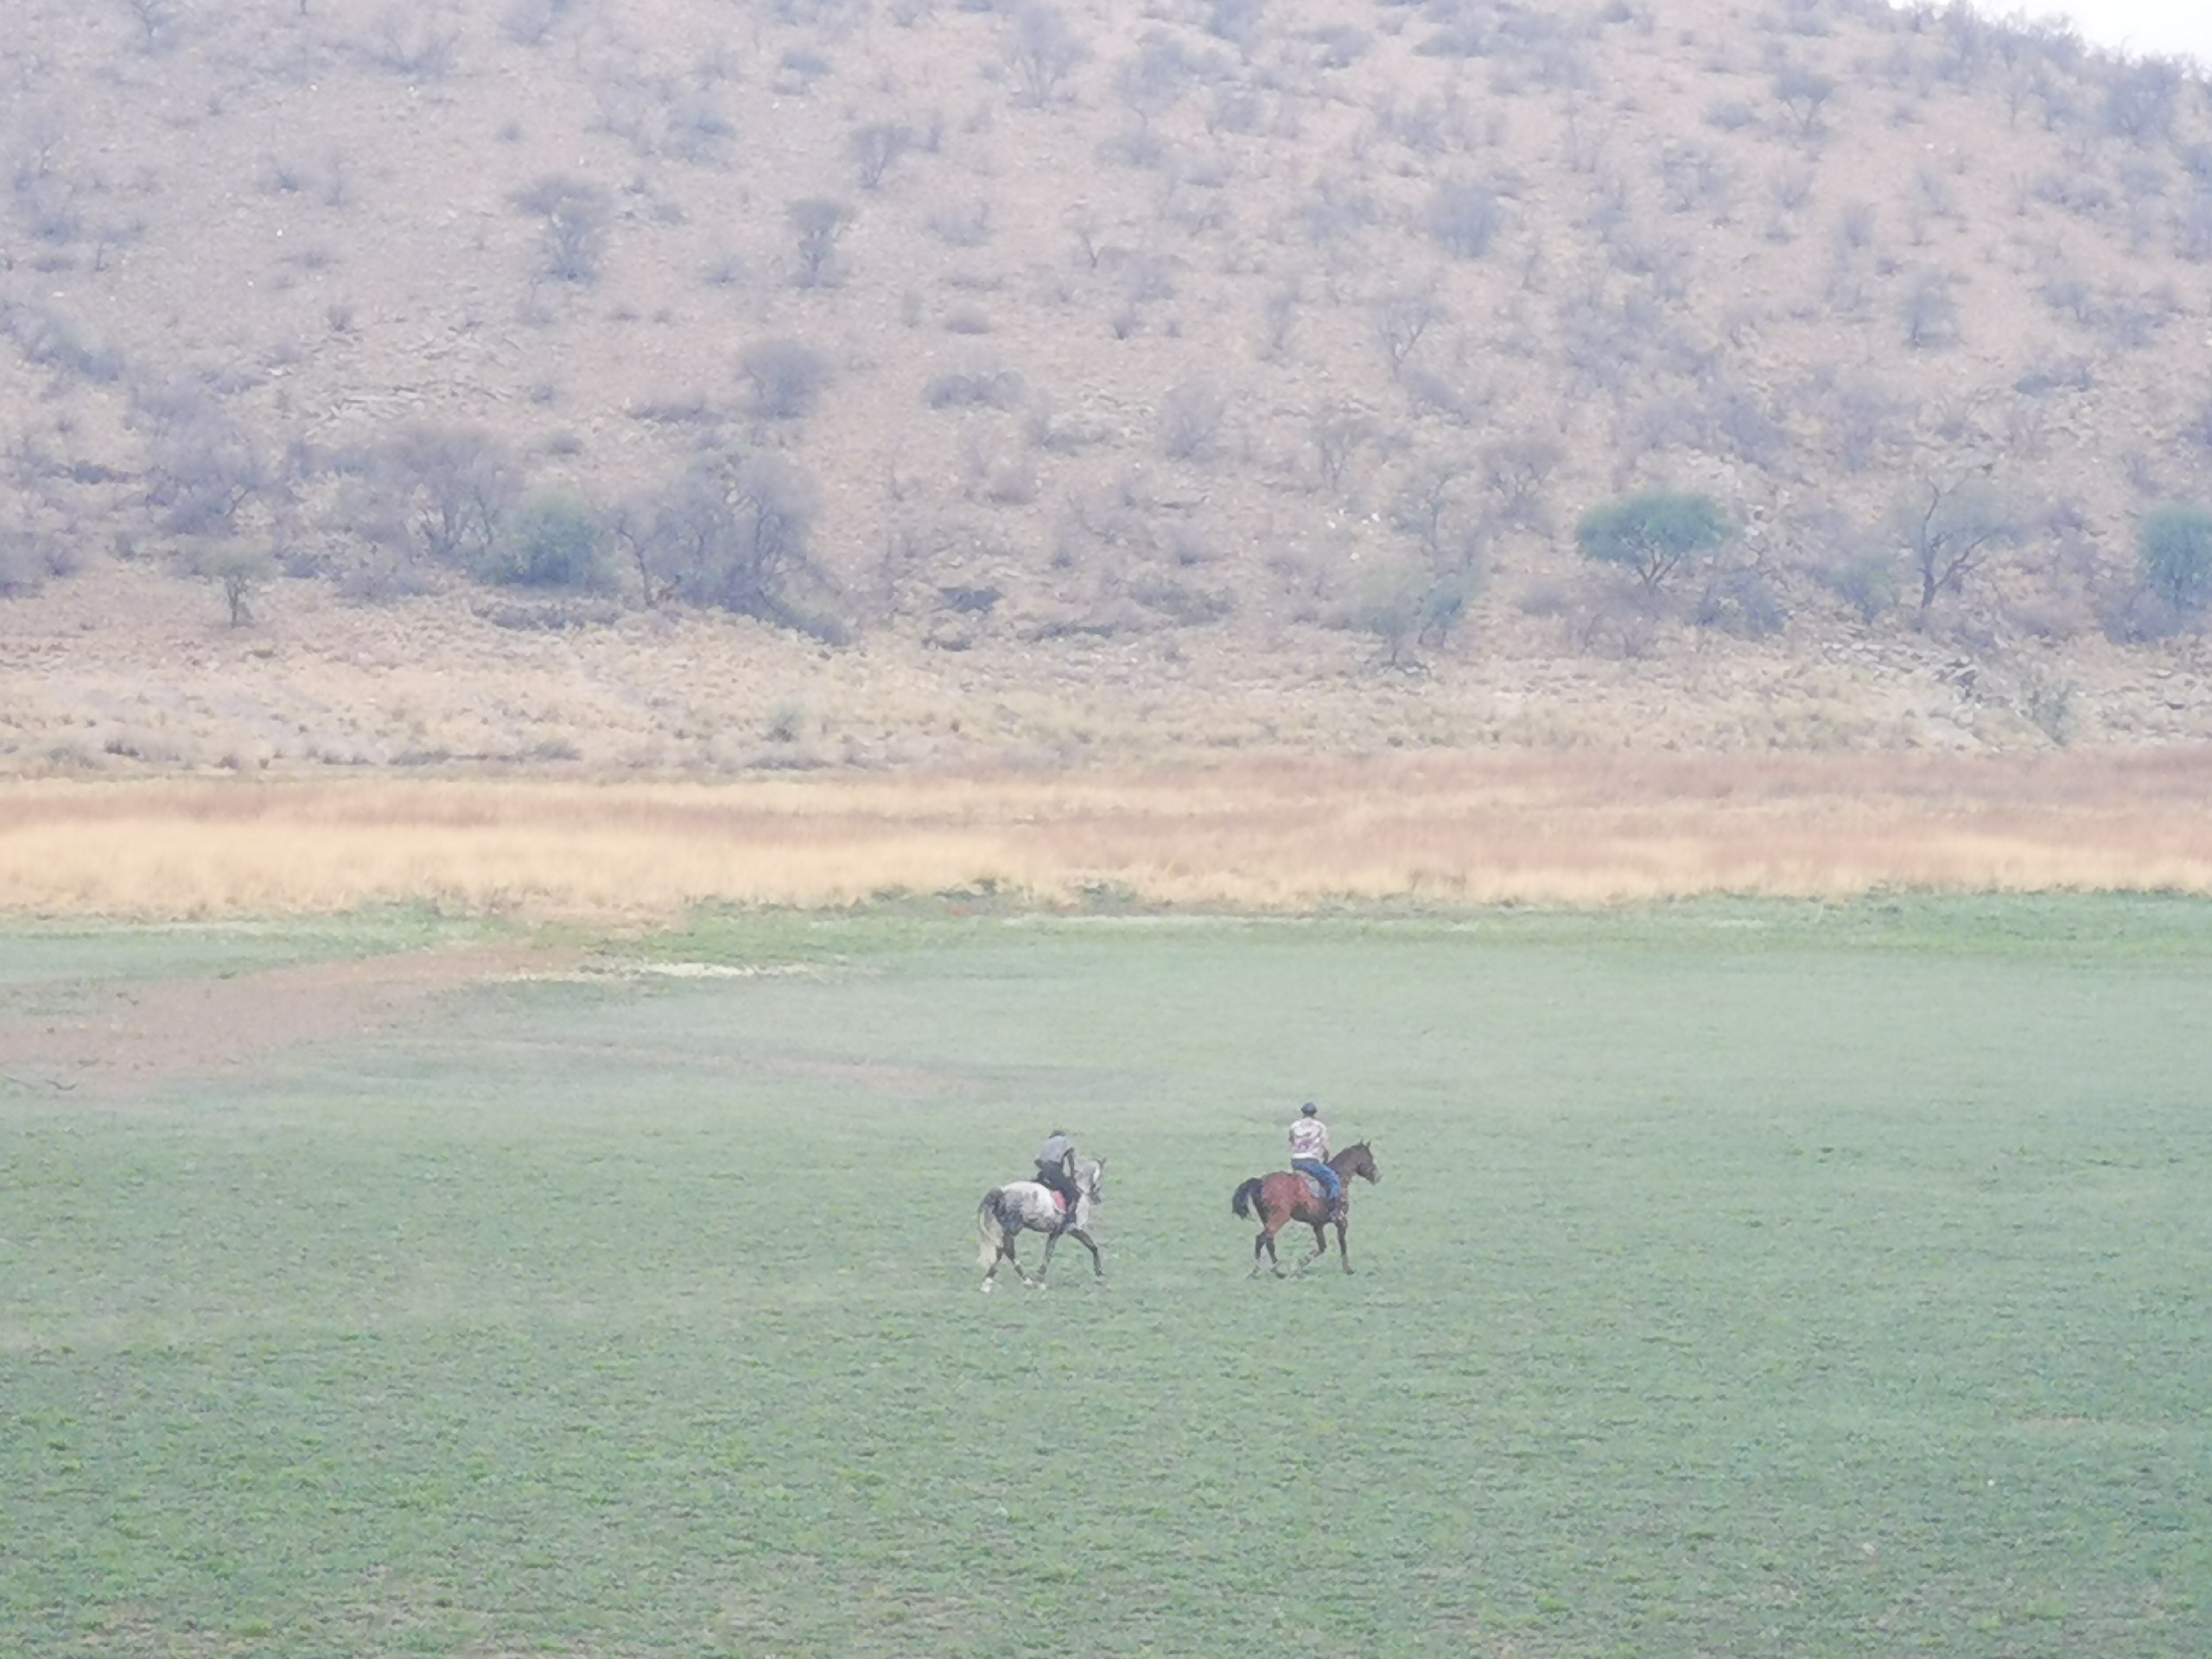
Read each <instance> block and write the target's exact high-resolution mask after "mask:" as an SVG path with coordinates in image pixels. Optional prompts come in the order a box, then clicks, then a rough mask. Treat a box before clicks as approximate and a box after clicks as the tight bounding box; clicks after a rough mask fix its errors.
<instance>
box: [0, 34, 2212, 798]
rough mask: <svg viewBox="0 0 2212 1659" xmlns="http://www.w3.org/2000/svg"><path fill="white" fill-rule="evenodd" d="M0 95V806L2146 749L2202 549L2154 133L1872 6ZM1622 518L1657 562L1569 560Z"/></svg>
mask: <svg viewBox="0 0 2212 1659" xmlns="http://www.w3.org/2000/svg"><path fill="white" fill-rule="evenodd" d="M0 69H3V70H4V73H5V75H6V79H7V85H8V86H9V88H10V97H9V99H8V100H7V103H6V106H5V111H6V112H5V114H4V115H0V146H4V149H0V162H4V164H5V167H6V168H7V176H8V178H9V181H10V192H11V194H10V197H9V200H8V204H7V207H8V212H7V215H6V219H5V230H4V238H5V239H4V243H0V248H4V253H5V270H3V271H0V324H4V328H0V333H4V339H0V430H3V431H4V433H5V436H6V441H7V452H6V453H7V467H6V471H5V475H4V479H5V481H4V496H3V497H0V582H4V584H5V586H6V588H8V589H9V591H10V593H11V594H13V597H12V598H10V599H9V600H7V601H4V602H0V661H3V662H4V664H5V672H6V682H5V684H6V689H7V693H8V696H7V701H6V704H5V706H4V707H0V764H5V765H7V766H10V767H12V768H13V769H15V770H19V771H20V770H25V769H40V768H44V767H49V766H79V767H82V766H90V767H106V766H123V767H129V766H199V765H211V764H219V763H223V762H227V763H229V764H232V765H238V766H295V765H297V766H315V765H323V764H330V763H343V764H360V763H369V764H375V763H380V762H392V761H397V760H410V759H411V760H418V761H439V760H486V759H489V760H507V761H525V762H532V763H540V764H563V763H570V762H581V763H586V764H603V765H610V766H645V767H660V766H677V767H687V768H696V767H700V766H710V767H729V766H753V765H759V764H761V763H763V762H764V761H770V762H780V763H790V762H791V761H794V760H832V761H834V760H851V761H856V762H871V761H886V760H931V759H935V760H942V759H945V758H962V757H969V756H974V755H976V754H997V755H1007V754H1019V755H1024V756H1030V755H1034V756H1039V757H1045V758H1065V756H1067V755H1069V754H1071V753H1084V752H1090V751H1092V750H1093V749H1095V748H1096V747H1098V746H1106V747H1118V748H1123V749H1128V750H1131V751H1135V752H1145V753H1154V752H1170V751H1173V750H1176V749H1179V748H1185V747H1194V746H1195V747H1224V746H1244V745H1255V744H1256V745H1267V744H1290V745H1300V746H1321V747H1354V748H1357V747H1370V746H1374V745H1379V744H1392V743H1395V744H1401V745H1403V744H1414V745H1428V744H1442V745H1462V744H1471V743H1495V742H1533V743H1576V744H1583V743H1630V744H1662V743H1675V744H1683V745H1692V746H1713V747H1767V746H1782V747H1806V746H1838V747H1877V746H1891V747H1903V746H1914V745H1939V746H1946V747H1990V746H1998V747H2020V746H2030V745H2042V744H2050V743H2067V742H2099V741H2103V742H2130V743H2132V742H2141V741H2164V740H2170V739H2172V738H2175V737H2202V736H2208V735H2212V706H2208V704H2207V702H2206V700H2205V698H2204V697H2203V696H2202V681H2203V674H2204V671H2205V669H2206V668H2207V667H2208V666H2212V661H2208V658H2206V656H2205V654H2204V652H2203V651H2202V644H2201V640H2200V638H2199V634H2198V624H2199V622H2200V620H2201V613H2200V612H2199V610H2198V608H2197V606H2198V603H2199V601H2200V596H2201V595H2200V592H2199V589H2198V588H2196V587H2192V586H2191V585H2190V582H2188V581H2186V580H2178V579H2176V578H2175V577H2174V576H2173V575H2172V572H2171V569H2168V570H2165V571H2164V575H2160V576H2159V579H2158V580H2153V581H2150V582H2146V581H2145V573H2144V568H2143V564H2142V561H2141V557H2140V548H2141V541H2142V526H2143V524H2144V523H2145V518H2146V515H2149V514H2152V513H2153V512H2155V511H2156V510H2158V509H2160V508H2162V507H2171V506H2172V505H2175V504H2180V505H2183V506H2184V507H2191V506H2194V505H2196V504H2200V503H2206V502H2212V89H2208V86H2207V85H2206V84H2205V83H2204V82H2203V81H2202V80H2201V79H2195V78H2192V77H2191V75H2190V74H2189V73H2185V72H2184V71H2183V69H2182V68H2181V67H2177V66H2175V65H2171V64H2166V63H2163V62H2158V61H2140V60H2117V59H2113V58H2109V57H2106V56H2102V55H2100V54H2094V53H2091V52H2088V51H2087V50H2085V49H2084V48H2082V46H2081V45H2080V43H2079V42H2078V41H2075V40H2074V39H2073V38H2071V37H2070V36H2069V35H2065V34H2064V33H2063V32H2060V31H2057V30H2056V29H2045V28H2030V27H2004V26H1999V25H1995V24H1992V23H1989V22H1984V21H1982V20H1980V19H1979V18H1978V17H1976V16H1974V15H1973V14H1971V13H1969V12H1967V10H1965V9H1964V8H1963V7H1953V8H1951V9H1949V10H1938V9H1936V8H1933V7H1926V6H1923V7H1920V8H1916V9H1911V10H1891V8H1889V7H1887V6H1885V5H1883V4H1880V3H1878V0H1777V3H1773V4H1757V3H1736V0H1647V3H1624V0H1615V3H1611V4H1606V5H1592V6H1589V7H1578V6H1572V5H1570V6H1551V5H1544V6H1530V7H1522V6H1516V5H1510V4H1500V3H1492V0H1431V3H1427V4H1421V5H1396V4H1389V5H1380V6H1360V5H1356V4H1349V3H1344V0H1192V3H1187V4H1185V3H1163V4H1156V5H1153V6H1148V7H1147V8H1145V9H1143V10H1138V9H1135V8H1122V7H1113V6H1107V5H1087V4H1084V3H1081V0H1057V3H1056V0H1031V3H1024V0H1007V3H1003V4H995V3H969V4H963V5H957V6H956V5H932V4H931V3H929V0H888V3H885V4H880V5H872V4H870V3H868V0H781V3H758V4H755V3H717V0H661V3H657V4H654V5H652V6H635V5H614V4H601V3H591V0H94V3H82V0H66V3H65V0H17V3H16V4H14V5H12V6H10V8H9V9H8V10H7V14H6V16H4V17H0ZM1655 498H1656V499H1661V500H1670V499H1671V500H1676V501H1681V500H1691V501H1697V502H1701V503H1704V504H1706V505H1707V506H1709V507H1710V508H1711V509H1712V510H1713V515H1714V518H1715V521H1716V522H1717V523H1718V524H1719V528H1720V531H1721V533H1720V535H1719V537H1718V538H1717V540H1715V539H1713V538H1706V539H1705V540H1704V541H1701V542H1700V543H1699V544H1698V545H1695V546H1692V547H1688V548H1687V549H1685V550H1683V551H1684V556H1683V557H1682V558H1681V563H1679V564H1677V565H1674V566H1672V567H1671V568H1669V566H1668V562H1667V561H1666V560H1663V559H1661V560H1646V561H1644V562H1643V564H1642V568H1641V569H1638V568H1637V558H1636V557H1630V558H1629V559H1628V562H1627V563H1607V562H1604V561H1600V560H1595V559H1592V558H1591V557H1589V556H1586V555H1587V553H1588V552H1589V550H1591V548H1592V547H1593V546H1599V547H1600V548H1601V550H1602V543H1599V541H1598V540H1597V539H1596V538H1593V537H1592V536H1590V535H1588V534H1585V535H1584V536H1582V537H1578V534H1577V531H1578V527H1579V526H1585V525H1586V524H1590V523H1592V522H1593V521H1592V519H1591V518H1590V515H1592V512H1600V513H1602V512H1603V511H1604V510H1605V509H1606V508H1608V507H1609V506H1610V507H1614V508H1618V507H1619V505H1620V504H1622V503H1624V502H1630V503H1633V502H1637V501H1645V502H1648V501H1649V500H1651V499H1655ZM2182 522H2183V523H2184V524H2187V523H2193V522H2194V520H2191V519H2190V518H2188V516H2187V514H2183V519H2182ZM1614 550H1616V551H1618V548H1616V549H1614ZM2185 550H2186V549H2185V548H2184V551H2185ZM2207 556H2208V558H2212V553H2208V555H2207ZM2154 574H2158V573H2154ZM2186 575H2187V571H2186V570H2183V576H2186ZM2208 575H2212V566H2208ZM364 640H372V641H373V642H374V643H373V644H372V645H363V644H362V642H363V641H364ZM403 683H404V685H405V686H406V688H407V690H404V692H402V691H400V690H396V689H395V688H397V687H398V686H400V685H402V684H403Z"/></svg>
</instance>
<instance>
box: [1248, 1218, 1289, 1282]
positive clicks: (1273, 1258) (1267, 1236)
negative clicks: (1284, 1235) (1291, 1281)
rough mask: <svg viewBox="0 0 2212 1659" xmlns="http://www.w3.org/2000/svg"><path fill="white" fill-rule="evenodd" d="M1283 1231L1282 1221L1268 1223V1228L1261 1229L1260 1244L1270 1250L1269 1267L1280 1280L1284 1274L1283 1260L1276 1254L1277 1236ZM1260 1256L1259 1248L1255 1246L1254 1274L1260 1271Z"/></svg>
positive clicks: (1253, 1251) (1253, 1252)
mask: <svg viewBox="0 0 2212 1659" xmlns="http://www.w3.org/2000/svg"><path fill="white" fill-rule="evenodd" d="M1281 1230H1282V1223H1281V1222H1280V1221H1271V1222H1269V1223H1268V1224H1267V1225H1266V1226H1264V1227H1262V1228H1261V1229H1260V1243H1261V1244H1264V1245H1266V1246H1267V1249H1268V1267H1269V1268H1272V1269H1274V1275H1275V1277H1276V1278H1278V1279H1280V1278H1281V1277H1282V1276H1283V1273H1282V1258H1281V1256H1279V1255H1276V1254H1275V1235H1276V1234H1277V1233H1278V1232H1280V1231H1281ZM1259 1255H1260V1251H1259V1246H1258V1245H1255V1246H1254V1247H1253V1249H1252V1257H1253V1260H1252V1271H1253V1272H1254V1273H1257V1272H1259V1270H1260V1262H1259Z"/></svg>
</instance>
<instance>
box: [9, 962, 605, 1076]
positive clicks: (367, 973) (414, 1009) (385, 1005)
mask: <svg viewBox="0 0 2212 1659" xmlns="http://www.w3.org/2000/svg"><path fill="white" fill-rule="evenodd" d="M581 959H582V952H580V951H576V950H556V949H545V948H539V947H536V946H532V945H529V944H471V945H461V946H452V947H446V948H442V949H439V950H410V951H406V952H403V953H399V954H397V955H391V956H380V957H355V958H349V959H346V960H344V961H338V962H316V963H303V964H298V965H294V966H288V967H283V968H272V969H263V970H261V971H258V972H254V973H242V974H235V975H230V976H224V977H221V978H216V979H196V980H185V981H168V982H162V981H154V982H130V983H126V984H100V985H95V986H92V987H89V988H86V991H85V993H84V995H83V996H82V998H81V999H79V1002H78V1006H76V1007H73V1008H72V1009H71V1010H70V1011H69V1012H68V1013H67V1014H41V1015H34V1016H19V1017H16V1018H12V1019H6V1020H0V1079H4V1080H5V1082H7V1083H8V1084H13V1085H14V1086H15V1087H16V1089H18V1090H24V1091H29V1092H35V1093H37V1094H40V1095H50V1096H67V1097H69V1098H73V1099H85V1100H118V1099H129V1098H131V1097H133V1096H139V1095H143V1094H144V1093H146V1092H148V1091H149V1090H152V1089H154V1088H155V1087H156V1086H157V1085H159V1084H163V1083H165V1082H168V1081H170V1080H172V1079H174V1078H178V1077H206V1076H209V1075H219V1074H221V1073H223V1072H225V1071H232V1070H234V1069H236V1068H238V1067H241V1066H244V1065H248V1064H250V1063H251V1062H252V1061H254V1060H257V1059H258V1058H263V1057H264V1056H266V1055H269V1054H272V1053H275V1052H279V1051H281V1050H283V1049H286V1048H290V1047H294V1046H298V1045H301V1044H305V1043H318V1042H332V1041H340V1040H343V1039H348V1038H354V1037H360V1036H365V1035H367V1034H369V1033H374V1032H379V1031H387V1030H390V1029H391V1028H393V1027H397V1026H402V1025H404V1024H407V1023H408V1022H410V1021H412V1020H428V1019H433V1018H435V1013H436V1007H437V1004H438V1001H439V999H440V998H441V997H442V996H444V995H447V994H448V993H450V992H453V991H456V990H459V989H461V988H465V987H467V986H470V985H477V984H483V983H486V982H493V981H499V980H512V979H522V978H529V977H534V976H540V975H543V974H546V973H549V972H556V971H563V970H566V969H571V968H573V967H575V964H576V963H578V962H579V961H580V960H581Z"/></svg>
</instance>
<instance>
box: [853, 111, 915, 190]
mask: <svg viewBox="0 0 2212 1659" xmlns="http://www.w3.org/2000/svg"><path fill="white" fill-rule="evenodd" d="M913 143H914V133H913V129H912V128H911V127H909V126H907V125H906V124H904V123H903V122H898V121H871V122H869V123H868V124H867V125H865V126H862V127H859V128H856V129H855V130H854V132H853V136H852V138H851V140H850V148H851V149H852V155H853V165H854V167H855V169H857V171H858V173H859V175H860V187H861V189H863V190H873V189H874V188H877V187H878V186H879V185H880V184H881V183H882V182H883V179H884V175H886V174H887V173H889V172H890V171H891V169H892V168H893V166H895V165H896V164H897V162H898V161H899V157H900V156H904V155H905V154H906V152H907V151H908V150H909V149H912V148H913Z"/></svg>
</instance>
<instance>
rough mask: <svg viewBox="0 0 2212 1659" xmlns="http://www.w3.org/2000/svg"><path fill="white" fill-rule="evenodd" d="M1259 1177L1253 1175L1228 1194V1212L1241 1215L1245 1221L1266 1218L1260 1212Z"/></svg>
mask: <svg viewBox="0 0 2212 1659" xmlns="http://www.w3.org/2000/svg"><path fill="white" fill-rule="evenodd" d="M1260 1185H1261V1183H1260V1178H1259V1177H1258V1176H1257V1175H1255V1176H1254V1177H1253V1178H1252V1179H1250V1180H1249V1181H1247V1182H1245V1183H1244V1185H1242V1186H1240V1187H1238V1188H1237V1189H1236V1192H1234V1193H1232V1194H1230V1199H1229V1213H1230V1214H1231V1215H1232V1216H1242V1217H1243V1218H1244V1219H1245V1220H1247V1221H1264V1220H1266V1219H1267V1217H1265V1216H1263V1215H1262V1214H1261V1213H1260Z"/></svg>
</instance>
